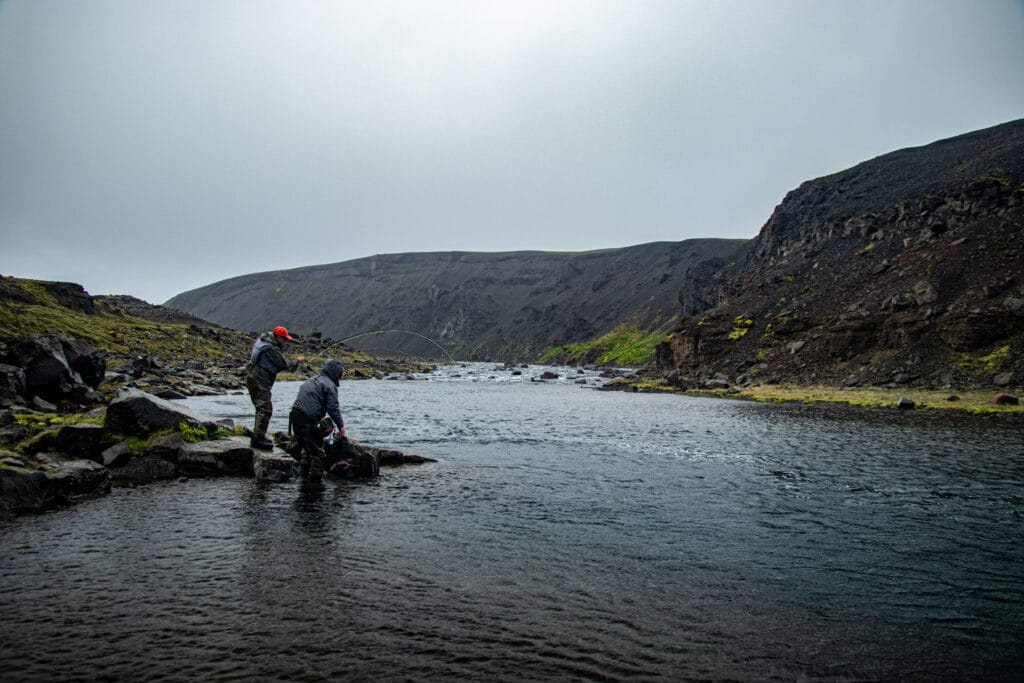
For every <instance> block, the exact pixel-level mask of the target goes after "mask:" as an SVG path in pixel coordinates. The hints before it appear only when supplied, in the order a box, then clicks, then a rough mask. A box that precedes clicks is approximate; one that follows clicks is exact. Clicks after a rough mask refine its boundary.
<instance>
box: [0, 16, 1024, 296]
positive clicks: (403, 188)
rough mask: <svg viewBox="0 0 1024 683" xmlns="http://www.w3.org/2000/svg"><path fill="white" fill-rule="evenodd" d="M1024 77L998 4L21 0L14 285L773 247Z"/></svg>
mask: <svg viewBox="0 0 1024 683" xmlns="http://www.w3.org/2000/svg"><path fill="white" fill-rule="evenodd" d="M1022 63H1024V6H1022V5H1021V4H1020V3H1019V2H1010V1H1006V2H1000V1H996V0H993V1H991V2H986V3H981V4H979V3H976V2H959V1H952V0H939V1H927V2H926V1H922V0H914V1H911V0H907V1H903V2H882V1H874V0H868V1H865V2H858V3H823V2H812V1H810V0H806V1H805V0H782V1H778V2H770V3H768V2H759V1H756V0H746V1H741V0H732V1H720V2H686V1H682V0H667V1H664V2H661V1H654V0H652V1H648V2H640V3H637V2H625V1H623V2H618V1H616V2H612V1H608V2H579V1H569V0H565V1H563V2H550V1H548V2H528V1H526V0H519V1H518V2H503V3H496V2H468V1H466V2H455V1H447V2H432V3H415V2H397V1H390V2H375V3H365V2H349V3H343V2H218V3H208V2H198V1H196V2H169V1H155V0H154V1H148V2H130V1H128V0H124V1H119V2H114V1H106V2H102V1H94V2H87V3H86V2H81V3H80V2H67V3H38V2H28V1H26V0H20V1H11V0H8V1H7V2H3V3H0V272H3V273H5V274H16V275H21V276H27V277H41V278H48V279H71V280H77V281H80V282H82V283H83V284H84V285H85V286H86V287H87V288H88V289H89V290H90V291H92V292H94V293H106V292H115V293H131V294H135V295H137V296H142V297H143V298H147V299H149V300H151V301H162V300H165V299H166V298H168V297H170V296H172V295H173V294H176V293H178V292H180V291H182V290H184V289H188V288H191V287H195V286H199V285H202V284H206V283H208V282H212V281H214V280H218V279H221V278H224V277H229V276H231V275H236V274H241V273H245V272H251V271H256V270H267V269H272V268H282V267H293V266H298V265H305V264H310V263H320V262H329V261H337V260H345V259H349V258H357V257H360V256H365V255H368V254H372V253H381V252H400V251H428V250H429V251H434V250H448V249H463V250H480V251H494V250H508V249H552V250H570V249H572V250H576V249H597V248H605V247H612V246H624V245H627V244H635V243H639V242H646V241H652V240H679V239H686V238H691V237H705V236H721V237H744V238H746V237H752V236H753V235H754V234H756V232H757V230H758V229H759V228H760V226H761V224H762V223H763V222H764V221H765V220H766V219H767V218H768V216H769V215H770V213H771V210H772V208H773V207H774V206H775V205H776V204H777V203H778V202H779V201H781V199H782V197H783V196H784V194H785V193H786V192H787V191H788V190H790V189H792V188H794V187H796V186H797V185H798V184H799V183H800V182H802V181H804V180H808V179H810V178H813V177H817V176H820V175H824V174H827V173H832V172H835V171H838V170H841V169H843V168H846V167H848V166H850V165H853V164H855V163H857V162H859V161H862V160H865V159H867V158H871V157H873V156H876V155H878V154H883V153H885V152H888V151H891V150H893V149H897V148H900V147H906V146H912V145H920V144H926V143H928V142H930V141H932V140H935V139H938V138H941V137H947V136H950V135H956V134H959V133H963V132H967V131H969V130H973V129H976V128H982V127H986V126H989V125H994V124H997V123H1001V122H1003V121H1006V120H1010V119H1013V118H1018V117H1019V116H1021V114H1022V112H1024V81H1022V79H1020V78H1019V66H1020V64H1022ZM140 263H142V264H144V265H139V264H140Z"/></svg>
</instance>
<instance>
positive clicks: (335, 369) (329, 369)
mask: <svg viewBox="0 0 1024 683" xmlns="http://www.w3.org/2000/svg"><path fill="white" fill-rule="evenodd" d="M323 374H325V375H327V376H328V377H330V378H331V381H332V382H334V383H335V384H337V383H338V381H339V380H340V379H341V376H342V375H344V374H345V366H343V365H342V364H341V361H337V360H334V359H333V358H331V359H330V360H328V361H327V362H326V363H324V369H323Z"/></svg>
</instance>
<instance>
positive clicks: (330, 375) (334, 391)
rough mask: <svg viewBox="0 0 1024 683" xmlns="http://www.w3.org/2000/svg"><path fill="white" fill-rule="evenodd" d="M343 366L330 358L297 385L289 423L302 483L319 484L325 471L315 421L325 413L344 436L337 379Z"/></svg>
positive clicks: (339, 433)
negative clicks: (320, 369) (296, 394)
mask: <svg viewBox="0 0 1024 683" xmlns="http://www.w3.org/2000/svg"><path fill="white" fill-rule="evenodd" d="M343 374H345V369H344V367H342V365H341V363H340V362H339V361H336V360H334V359H333V358H332V359H330V360H328V361H327V362H325V363H324V369H323V370H322V371H321V372H320V374H319V375H317V376H316V377H311V378H310V379H307V380H306V381H305V382H303V383H302V386H300V387H299V395H298V396H296V397H295V403H294V404H293V405H292V410H291V413H290V414H289V416H288V423H289V427H290V429H291V432H292V434H293V436H294V439H295V441H296V446H295V448H294V450H292V455H293V456H294V457H296V458H297V459H298V461H299V472H300V473H301V475H302V481H303V483H304V484H307V485H312V486H318V485H321V484H322V482H323V475H324V433H323V431H322V429H320V428H319V427H318V423H320V420H321V419H323V418H324V417H325V416H326V417H329V418H330V419H331V420H332V421H333V422H334V425H335V427H337V430H338V432H337V438H340V439H344V438H345V423H344V421H343V420H342V418H341V408H340V407H339V405H338V382H339V380H341V377H342V375H343Z"/></svg>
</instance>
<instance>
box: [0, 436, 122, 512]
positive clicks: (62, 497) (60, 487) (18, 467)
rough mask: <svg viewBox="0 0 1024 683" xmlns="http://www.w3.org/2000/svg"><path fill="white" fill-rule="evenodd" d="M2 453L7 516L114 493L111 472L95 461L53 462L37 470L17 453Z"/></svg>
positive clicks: (2, 504)
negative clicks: (111, 490) (111, 486)
mask: <svg viewBox="0 0 1024 683" xmlns="http://www.w3.org/2000/svg"><path fill="white" fill-rule="evenodd" d="M0 456H2V459H3V460H4V462H5V466H4V467H0V515H2V516H5V517H7V516H11V515H14V514H17V513H23V512H41V511H43V510H46V509H49V508H53V507H56V506H59V505H64V504H66V503H70V502H73V501H75V500H78V499H80V498H85V497H91V496H99V495H104V494H107V493H109V492H110V485H111V477H110V472H109V471H108V470H107V469H106V468H105V467H103V466H102V465H99V464H97V463H95V462H92V461H91V460H66V461H61V462H51V463H49V464H48V466H47V467H46V468H45V469H37V468H34V467H31V466H29V465H28V463H27V462H25V461H24V460H23V459H21V458H20V456H17V455H16V454H14V453H9V452H0Z"/></svg>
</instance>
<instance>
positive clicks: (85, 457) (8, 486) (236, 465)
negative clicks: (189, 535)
mask: <svg viewBox="0 0 1024 683" xmlns="http://www.w3.org/2000/svg"><path fill="white" fill-rule="evenodd" d="M183 424H184V425H185V426H186V427H187V428H189V430H192V431H193V432H194V431H195V430H203V429H205V430H206V432H207V433H208V434H214V433H215V432H216V431H217V430H218V429H221V428H226V429H229V430H230V429H233V428H234V424H233V423H232V422H231V421H230V420H227V421H213V420H210V419H209V418H207V417H205V416H203V415H199V414H197V413H195V412H193V411H191V410H189V409H187V408H185V407H184V406H180V405H178V404H175V403H173V402H172V401H168V400H165V399H161V398H157V397H156V396H153V395H151V394H147V393H145V392H142V391H139V390H137V389H130V390H127V391H123V392H121V393H120V394H119V395H118V396H117V397H116V398H115V399H114V400H113V401H112V402H111V404H110V405H109V406H108V408H107V412H106V415H105V418H104V424H103V425H102V426H101V425H94V424H87V425H67V426H65V427H62V428H60V429H59V430H56V431H54V432H51V433H49V434H47V435H45V438H40V439H37V440H36V441H35V442H34V443H35V445H34V447H33V448H32V449H30V452H26V453H14V452H10V451H2V450H0V518H9V517H11V516H13V515H17V514H23V513H31V512H41V511H44V510H47V509H51V508H55V507H58V506H62V505H66V504H69V503H73V502H75V501H78V500H81V499H84V498H89V497H95V496H101V495H105V494H107V493H109V492H110V490H111V487H112V486H113V485H119V486H134V485H138V484H146V483H149V482H153V481H158V480H166V479H191V478H203V477H220V476H236V477H254V478H256V479H259V480H261V481H267V482H286V481H289V480H290V479H292V478H294V477H295V476H296V474H297V470H298V466H297V463H296V461H295V459H294V458H293V457H292V456H291V455H290V454H289V453H288V452H287V451H286V450H284V449H283V448H281V447H275V448H273V449H272V450H269V451H262V450H256V449H253V448H252V447H251V446H250V445H249V438H248V437H244V436H226V437H220V438H212V439H207V440H201V441H198V442H193V441H191V440H190V441H186V440H185V439H184V438H183V437H182V434H181V432H180V431H176V430H180V428H181V425H183ZM221 433H223V432H221ZM277 436H278V437H279V439H278V444H279V446H288V445H289V444H288V443H287V441H286V440H285V439H284V438H281V437H283V436H284V435H281V434H278V435H277ZM128 437H131V438H132V440H133V442H135V443H138V440H140V439H141V440H145V446H144V447H143V448H142V452H141V453H138V452H137V447H136V452H135V453H134V454H133V452H132V448H131V447H130V446H129V441H128V440H127V439H128ZM327 452H328V456H329V460H330V462H329V463H328V464H329V465H331V466H333V465H338V466H337V467H332V469H331V472H330V474H331V476H330V478H332V479H368V478H373V477H376V476H378V474H379V471H380V467H381V465H384V466H394V465H404V464H419V463H424V462H433V461H432V460H431V459H430V458H423V457H421V456H415V455H406V454H403V453H401V452H400V451H395V450H390V449H383V448H375V447H373V446H364V445H362V444H359V443H357V442H355V441H351V440H349V441H345V442H341V443H339V444H337V445H336V446H334V447H333V448H332V447H329V448H328V449H327Z"/></svg>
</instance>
